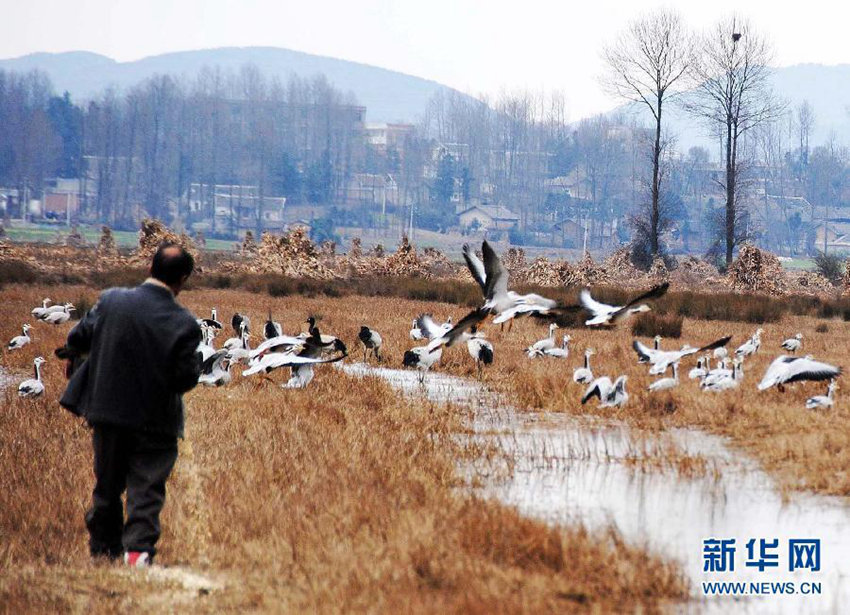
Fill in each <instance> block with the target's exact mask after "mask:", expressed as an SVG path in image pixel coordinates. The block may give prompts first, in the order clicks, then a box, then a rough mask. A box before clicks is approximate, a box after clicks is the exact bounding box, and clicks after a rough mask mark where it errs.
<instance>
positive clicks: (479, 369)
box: [475, 361, 482, 380]
mask: <svg viewBox="0 0 850 615" xmlns="http://www.w3.org/2000/svg"><path fill="white" fill-rule="evenodd" d="M475 365H476V366H477V367H478V379H479V380H481V376H482V369H481V361H476V362H475Z"/></svg>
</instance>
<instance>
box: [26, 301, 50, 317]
mask: <svg viewBox="0 0 850 615" xmlns="http://www.w3.org/2000/svg"><path fill="white" fill-rule="evenodd" d="M48 305H50V299H49V298H46V299H43V300H42V302H41V307H37V308H33V309H32V312H30V313H31V314H32V315H33V316H34V317H35V318H39V319H41V318H42V317H43V316H44V315H45V314H46V313H47V309H48V308H47V306H48Z"/></svg>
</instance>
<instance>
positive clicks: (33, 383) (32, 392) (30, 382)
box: [18, 357, 45, 397]
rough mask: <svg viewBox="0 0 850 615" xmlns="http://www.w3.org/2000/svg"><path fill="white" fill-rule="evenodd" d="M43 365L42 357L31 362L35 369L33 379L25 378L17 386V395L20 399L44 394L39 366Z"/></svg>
mask: <svg viewBox="0 0 850 615" xmlns="http://www.w3.org/2000/svg"><path fill="white" fill-rule="evenodd" d="M44 363H45V360H44V357H36V358H35V360H34V361H33V362H32V364H33V367H34V368H35V378H27V379H26V380H24V381H23V382H22V383H21V384H19V385H18V395H19V396H20V397H38V396H39V395H41V394H42V393H44V382H42V380H41V366H42V364H44Z"/></svg>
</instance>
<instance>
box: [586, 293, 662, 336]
mask: <svg viewBox="0 0 850 615" xmlns="http://www.w3.org/2000/svg"><path fill="white" fill-rule="evenodd" d="M668 288H670V283H669V282H664V283H663V284H659V285H658V286H655V287H653V288H651V289H649V290H648V291H646V292H645V293H643V294H640V295H638V296H637V297H634V298H633V299H631V300H630V301H628V302H627V303H626V304H625V305H608V304H607V303H601V302H600V301H596V300H595V299H594V298H593V297H591V296H590V290H588V289H587V288H585V289H583V290H582V291H581V293H580V294H579V299H580V301H581V304H582V306H583V307H584V309H585V310H587V311H588V312H590V313H591V315H592V316H593V317H592V318H590V319H588V320H586V321H585V323H584V324H585V325H587V326H588V327H594V326H599V325H610V324H612V323H614V322H616V321H617V320H619V319H620V318H622V317H623V316H627V315H630V314H639V313H641V312H648V311H649V310H650V307H649V306H648V305H646V304H645V303H644V304H641V305H638V306H637V307H632V306H634V305H635V304H637V303H639V302H641V301H645V300H647V299H657V298H658V297H661V296H663V295H664V293H666V292H667V289H668Z"/></svg>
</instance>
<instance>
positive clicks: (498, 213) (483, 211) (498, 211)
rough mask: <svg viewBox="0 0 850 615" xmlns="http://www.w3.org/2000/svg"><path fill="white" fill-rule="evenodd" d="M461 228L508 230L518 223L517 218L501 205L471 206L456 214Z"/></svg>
mask: <svg viewBox="0 0 850 615" xmlns="http://www.w3.org/2000/svg"><path fill="white" fill-rule="evenodd" d="M457 217H458V224H459V225H460V227H461V228H464V229H470V228H475V227H477V228H479V229H481V230H508V229H511V228H514V227H515V226H516V225H517V224H518V223H519V216H518V215H517V214H515V213H514V212H512V211H511V210H510V209H508V208H507V207H504V206H502V205H473V206H472V207H467V208H466V209H463V210H462V211H460V212H458V214H457Z"/></svg>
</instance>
